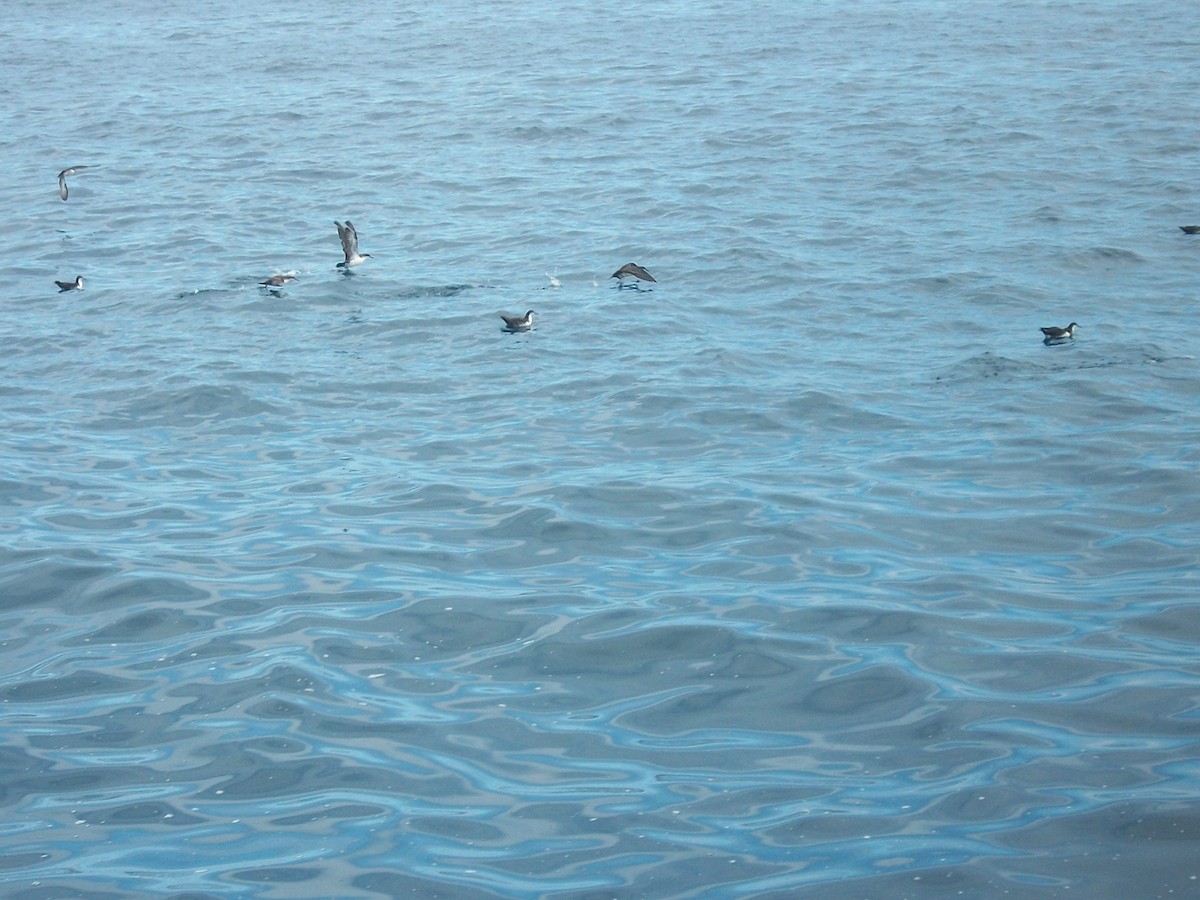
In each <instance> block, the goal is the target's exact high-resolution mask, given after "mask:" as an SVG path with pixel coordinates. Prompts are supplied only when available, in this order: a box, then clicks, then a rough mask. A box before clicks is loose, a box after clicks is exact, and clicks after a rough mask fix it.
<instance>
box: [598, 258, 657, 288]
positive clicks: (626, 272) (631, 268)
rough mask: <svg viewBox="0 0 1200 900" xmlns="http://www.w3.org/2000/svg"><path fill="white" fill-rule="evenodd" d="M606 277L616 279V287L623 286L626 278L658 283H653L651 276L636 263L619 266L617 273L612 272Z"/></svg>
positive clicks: (653, 279)
mask: <svg viewBox="0 0 1200 900" xmlns="http://www.w3.org/2000/svg"><path fill="white" fill-rule="evenodd" d="M608 277H609V278H615V279H617V284H618V286H619V285H623V284H624V283H625V279H626V278H635V279H637V280H638V281H654V282H655V284H657V283H658V282H657V281H655V278H654V276H653V275H651V274H650V273H649V272H647V271H646V270H645V269H643V268H642V267H641V266H639V265H638V264H637V263H625V265H623V266H621V268H619V269H617V271H615V272H613V273H612V274H611V275H609V276H608Z"/></svg>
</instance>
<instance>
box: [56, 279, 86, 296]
mask: <svg viewBox="0 0 1200 900" xmlns="http://www.w3.org/2000/svg"><path fill="white" fill-rule="evenodd" d="M54 283H55V284H57V285H58V292H59V293H60V294H65V293H66V292H67V291H82V290H83V276H82V275H76V276H75V280H74V281H56V282H54Z"/></svg>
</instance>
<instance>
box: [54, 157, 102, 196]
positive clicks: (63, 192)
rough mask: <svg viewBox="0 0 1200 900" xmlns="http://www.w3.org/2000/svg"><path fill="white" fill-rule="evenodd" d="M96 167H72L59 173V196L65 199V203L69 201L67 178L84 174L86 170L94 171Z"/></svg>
mask: <svg viewBox="0 0 1200 900" xmlns="http://www.w3.org/2000/svg"><path fill="white" fill-rule="evenodd" d="M94 168H96V166H70V167H69V168H66V169H63V170H62V171H61V172H59V173H58V196H60V197H62V198H63V202H64V203H65V202H66V199H67V178H68V177H69V176H71V175H75V174H77V173H79V172H82V171H83V170H84V169H94Z"/></svg>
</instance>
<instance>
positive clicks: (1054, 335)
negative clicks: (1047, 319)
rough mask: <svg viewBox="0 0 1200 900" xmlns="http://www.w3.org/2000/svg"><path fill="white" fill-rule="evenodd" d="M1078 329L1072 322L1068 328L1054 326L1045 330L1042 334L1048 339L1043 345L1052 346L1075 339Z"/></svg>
mask: <svg viewBox="0 0 1200 900" xmlns="http://www.w3.org/2000/svg"><path fill="white" fill-rule="evenodd" d="M1078 327H1079V326H1078V325H1076V324H1075V323H1074V322H1072V323H1071V324H1070V325H1068V326H1067V327H1066V328H1056V327H1054V326H1053V325H1051V326H1050V327H1048V328H1043V329H1042V334H1044V335H1045V336H1046V339H1045V340H1044V341H1043V343H1045V344H1050V343H1053V342H1055V341H1065V340H1067V339H1068V338H1074V337H1075V329H1076V328H1078Z"/></svg>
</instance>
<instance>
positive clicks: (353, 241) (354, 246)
mask: <svg viewBox="0 0 1200 900" xmlns="http://www.w3.org/2000/svg"><path fill="white" fill-rule="evenodd" d="M333 224H334V225H336V226H337V230H338V237H340V238H341V239H342V252H343V253H345V254H346V261H345V262H340V263H338V268H339V269H348V268H349V267H350V266H357V265H358V264H359V263H360V262H362V261H363V260H365V259H369V258H370V256H371V254H370V253H359V252H358V232H357V231H355V230H354V223H353V222H351V221H350V220H349V219H347V220H346V224H345V225H343V224H342V223H341V222H337V221H335V222H334V223H333Z"/></svg>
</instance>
